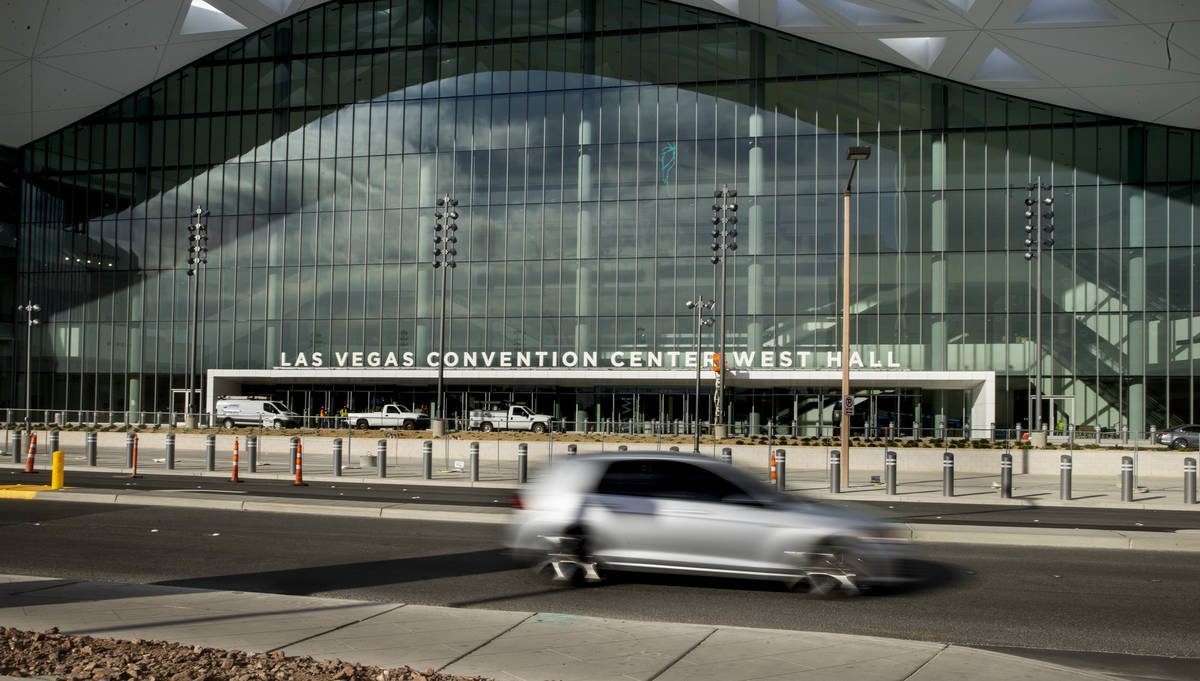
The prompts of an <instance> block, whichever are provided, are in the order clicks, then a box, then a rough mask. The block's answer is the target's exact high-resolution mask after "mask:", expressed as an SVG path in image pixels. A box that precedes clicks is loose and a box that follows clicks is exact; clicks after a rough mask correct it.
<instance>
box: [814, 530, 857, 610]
mask: <svg viewBox="0 0 1200 681" xmlns="http://www.w3.org/2000/svg"><path fill="white" fill-rule="evenodd" d="M813 553H814V554H815V555H816V556H817V558H818V560H817V562H816V565H814V566H813V567H814V568H815V569H813V570H812V574H811V575H810V576H809V593H811V594H813V595H816V596H832V595H845V596H850V595H856V594H857V593H858V592H859V589H861V588H862V583H863V582H864V581H867V579H869V577H870V569H869V567H868V565H867V564H866V561H865V560H864V559H863V556H862V553H861V552H860V551H859V549H858V547H857V546H856V545H855V544H854V542H853V541H849V540H843V539H836V540H829V541H826V542H824V543H823V544H821V546H819V547H818V548H817V549H816V550H815V551H814V552H813ZM821 570H827V571H828V572H827V573H821Z"/></svg>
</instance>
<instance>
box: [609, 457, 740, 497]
mask: <svg viewBox="0 0 1200 681" xmlns="http://www.w3.org/2000/svg"><path fill="white" fill-rule="evenodd" d="M596 491H597V492H598V493H600V494H622V495H626V496H637V497H654V498H660V499H685V500H690V501H712V502H715V501H721V500H722V499H724V498H726V497H729V496H733V495H745V494H746V492H745V490H743V489H741V488H740V487H738V486H737V485H734V484H733V483H731V482H729V481H728V480H726V479H724V478H722V477H721V476H719V475H717V474H715V473H713V472H712V471H709V470H707V469H705V468H702V467H700V466H696V465H693V464H690V463H685V462H680V461H638V460H629V461H614V462H613V463H612V464H610V465H609V467H608V470H607V471H606V472H605V473H604V476H603V477H602V478H601V479H600V484H599V485H598V486H597V489H596Z"/></svg>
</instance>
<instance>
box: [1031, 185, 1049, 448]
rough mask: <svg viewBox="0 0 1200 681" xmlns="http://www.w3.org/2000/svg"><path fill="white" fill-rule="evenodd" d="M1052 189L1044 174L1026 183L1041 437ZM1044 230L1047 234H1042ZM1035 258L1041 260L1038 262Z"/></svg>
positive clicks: (1036, 407) (1036, 421)
mask: <svg viewBox="0 0 1200 681" xmlns="http://www.w3.org/2000/svg"><path fill="white" fill-rule="evenodd" d="M1052 189H1053V187H1051V186H1050V185H1048V184H1042V177H1041V175H1039V176H1038V178H1037V181H1035V182H1030V183H1029V184H1027V185H1025V191H1026V192H1027V194H1026V196H1025V261H1026V262H1029V263H1030V264H1032V265H1033V267H1035V268H1037V284H1036V286H1037V288H1036V291H1035V293H1034V298H1035V299H1036V312H1034V326H1035V327H1036V329H1037V332H1036V340H1035V341H1034V342H1035V343H1036V344H1037V345H1036V347H1035V349H1034V361H1035V362H1036V363H1037V371H1036V378H1035V379H1034V384H1033V395H1034V403H1033V405H1034V406H1033V408H1034V417H1033V424H1032V425H1033V427H1032V428H1030V430H1031V431H1034V432H1037V433H1039V435H1038V437H1039V438H1040V437H1044V435H1043V434H1044V433H1045V432H1046V429H1045V425H1044V424H1043V423H1042V248H1043V247H1045V248H1047V249H1049V248H1053V247H1054V210H1053V208H1054V197H1053V196H1050V195H1049V194H1048V192H1050V191H1051V190H1052ZM1042 192H1047V195H1046V196H1042ZM1043 219H1044V220H1046V224H1042V220H1043ZM1043 233H1045V236H1042V234H1043ZM1035 260H1036V261H1037V262H1034V261H1035ZM1035 444H1038V443H1035ZM1045 444H1046V443H1045V441H1044V440H1043V441H1041V442H1040V446H1044V445H1045Z"/></svg>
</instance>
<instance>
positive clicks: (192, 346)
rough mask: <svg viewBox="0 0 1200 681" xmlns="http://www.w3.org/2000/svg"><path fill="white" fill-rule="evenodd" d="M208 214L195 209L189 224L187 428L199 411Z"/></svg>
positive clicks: (185, 414) (194, 420)
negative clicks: (202, 280) (199, 332)
mask: <svg viewBox="0 0 1200 681" xmlns="http://www.w3.org/2000/svg"><path fill="white" fill-rule="evenodd" d="M207 215H208V211H206V210H204V209H203V208H201V207H200V206H196V210H195V211H193V213H192V216H193V220H192V221H191V222H189V223H188V246H187V254H188V259H187V264H188V269H187V273H188V278H189V279H190V280H191V284H192V310H191V315H190V317H191V324H190V325H189V329H188V374H187V399H185V400H184V401H183V420H184V423H185V424H186V425H187V427H188V428H195V427H196V412H197V409H195V408H193V407H192V400H193V399H196V335H197V328H198V325H199V321H200V266H201V265H207V264H208V227H206V226H205V225H204V218H205V217H206V216H207ZM196 402H197V404H196V407H199V406H200V405H199V400H198V399H197V400H196Z"/></svg>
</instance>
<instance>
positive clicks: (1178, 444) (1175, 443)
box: [1167, 437, 1188, 451]
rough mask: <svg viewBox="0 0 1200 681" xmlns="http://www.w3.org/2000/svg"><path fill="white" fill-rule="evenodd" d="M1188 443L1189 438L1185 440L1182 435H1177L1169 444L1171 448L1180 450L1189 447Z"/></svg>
mask: <svg viewBox="0 0 1200 681" xmlns="http://www.w3.org/2000/svg"><path fill="white" fill-rule="evenodd" d="M1187 444H1188V443H1187V440H1185V439H1183V438H1181V437H1177V438H1175V439H1174V440H1171V444H1169V445H1167V446H1168V447H1169V448H1171V449H1174V450H1176V451H1178V450H1180V449H1185V448H1186V447H1187Z"/></svg>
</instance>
